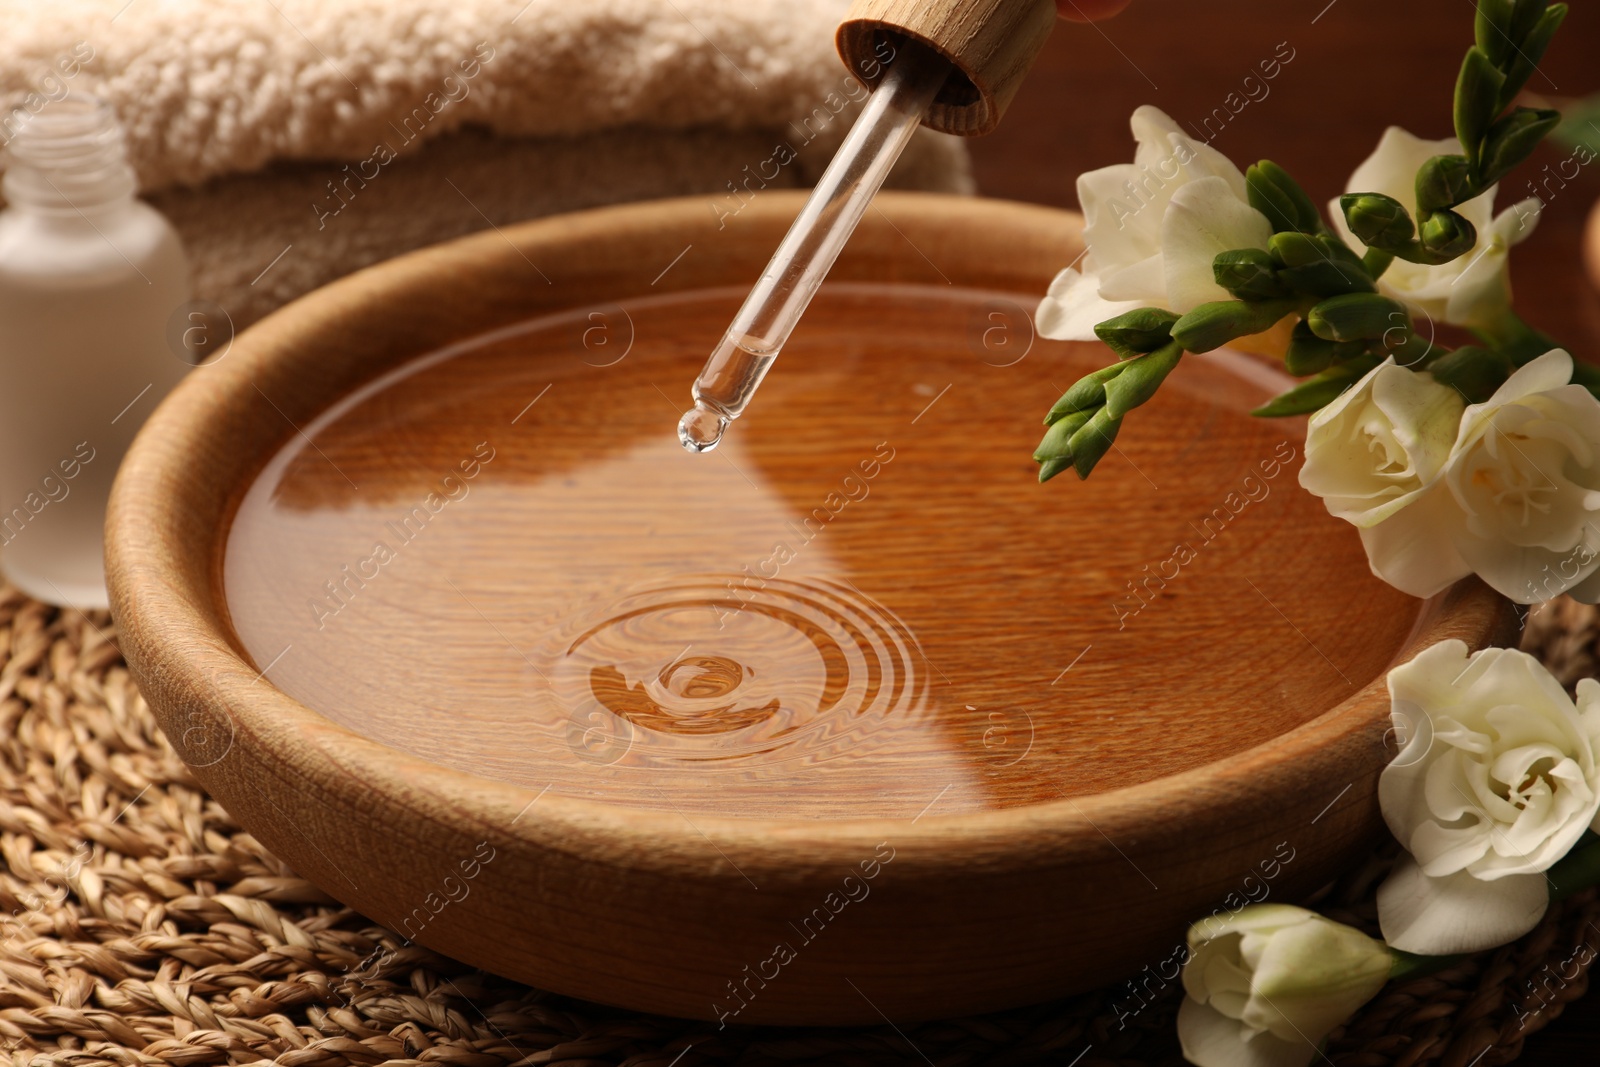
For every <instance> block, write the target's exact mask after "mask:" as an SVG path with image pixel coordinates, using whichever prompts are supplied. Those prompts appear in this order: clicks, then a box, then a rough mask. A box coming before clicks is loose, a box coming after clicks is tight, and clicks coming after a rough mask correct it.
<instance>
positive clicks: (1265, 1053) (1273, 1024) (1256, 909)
mask: <svg viewBox="0 0 1600 1067" xmlns="http://www.w3.org/2000/svg"><path fill="white" fill-rule="evenodd" d="M1392 964H1393V959H1392V956H1391V954H1390V952H1389V950H1388V949H1387V948H1385V947H1384V945H1383V942H1381V941H1376V940H1374V939H1372V938H1370V937H1368V936H1367V935H1366V934H1363V933H1362V932H1361V931H1360V930H1356V929H1353V928H1352V927H1349V926H1344V925H1342V924H1340V923H1336V922H1332V921H1330V920H1328V919H1324V918H1323V917H1322V916H1320V915H1318V914H1316V913H1315V912H1311V911H1306V910H1305V909H1304V908H1295V907H1290V906H1289V905H1287V904H1257V905H1253V906H1251V907H1247V908H1241V909H1240V910H1238V911H1236V912H1233V913H1231V914H1229V915H1225V916H1222V917H1220V918H1211V919H1206V920H1203V921H1201V922H1198V923H1195V924H1194V925H1193V926H1192V927H1190V928H1189V960H1188V962H1187V963H1186V964H1184V968H1183V989H1184V992H1185V993H1187V994H1188V996H1187V997H1186V998H1185V999H1184V1002H1183V1006H1182V1007H1181V1008H1179V1009H1178V1040H1179V1041H1180V1042H1181V1043H1182V1044H1183V1055H1184V1058H1185V1059H1187V1060H1188V1061H1189V1062H1190V1063H1193V1064H1196V1065H1197V1067H1306V1064H1309V1063H1310V1062H1311V1060H1312V1058H1313V1057H1315V1056H1316V1053H1317V1045H1318V1044H1319V1043H1320V1042H1321V1041H1322V1039H1323V1038H1324V1037H1326V1036H1327V1035H1328V1032H1329V1031H1331V1030H1332V1029H1333V1028H1334V1027H1336V1026H1338V1025H1339V1024H1340V1023H1342V1022H1344V1021H1345V1020H1346V1019H1348V1018H1350V1016H1351V1015H1353V1014H1355V1011H1356V1009H1357V1008H1359V1007H1361V1005H1363V1004H1365V1003H1366V1002H1367V1001H1369V1000H1371V999H1372V998H1373V996H1374V995H1376V994H1377V992H1378V990H1379V989H1382V988H1383V984H1384V983H1385V982H1387V981H1388V980H1389V970H1390V967H1391V966H1392Z"/></svg>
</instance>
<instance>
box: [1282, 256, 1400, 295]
mask: <svg viewBox="0 0 1600 1067" xmlns="http://www.w3.org/2000/svg"><path fill="white" fill-rule="evenodd" d="M1279 277H1281V278H1282V279H1283V280H1284V281H1285V282H1286V283H1288V285H1289V287H1290V288H1291V289H1293V290H1294V291H1295V292H1297V293H1305V294H1306V295H1307V296H1336V295H1338V294H1339V293H1370V292H1374V291H1375V288H1376V287H1375V286H1374V285H1373V284H1372V276H1371V275H1369V274H1368V273H1367V269H1366V267H1364V266H1363V265H1362V264H1360V263H1349V262H1346V261H1345V260H1342V259H1326V260H1323V261H1322V262H1321V263H1308V264H1306V265H1305V266H1304V267H1289V268H1287V269H1285V270H1284V271H1282V272H1281V273H1280V275H1279Z"/></svg>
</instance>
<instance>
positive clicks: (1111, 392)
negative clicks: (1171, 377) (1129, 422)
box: [1105, 341, 1183, 419]
mask: <svg viewBox="0 0 1600 1067" xmlns="http://www.w3.org/2000/svg"><path fill="white" fill-rule="evenodd" d="M1181 358H1183V346H1182V345H1180V344H1178V343H1177V342H1176V341H1172V342H1169V343H1168V344H1167V345H1166V347H1164V348H1159V349H1157V350H1156V351H1154V352H1151V353H1150V354H1148V355H1144V356H1139V357H1138V358H1136V359H1131V360H1129V361H1128V364H1127V367H1126V369H1125V370H1123V372H1122V373H1121V374H1119V375H1117V376H1116V377H1115V378H1113V379H1112V380H1111V381H1109V382H1107V383H1106V409H1105V410H1106V414H1107V415H1108V416H1110V417H1111V418H1113V419H1120V418H1122V417H1123V416H1124V415H1126V414H1127V413H1128V412H1130V411H1132V410H1133V409H1134V408H1136V407H1138V406H1139V405H1140V404H1143V403H1144V402H1145V401H1146V400H1149V399H1150V398H1151V397H1153V396H1155V395H1156V390H1157V389H1158V388H1160V387H1161V383H1162V382H1164V381H1166V378H1167V375H1168V374H1171V373H1172V368H1174V367H1176V366H1177V365H1178V360H1179V359H1181Z"/></svg>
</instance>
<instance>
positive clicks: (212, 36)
mask: <svg viewBox="0 0 1600 1067" xmlns="http://www.w3.org/2000/svg"><path fill="white" fill-rule="evenodd" d="M845 6H847V5H846V2H845V0H587V2H585V0H579V2H573V0H61V2H57V3H52V4H50V5H48V6H46V5H40V4H37V3H33V2H28V0H3V2H0V40H4V41H5V42H6V47H5V50H4V55H0V105H3V106H5V107H6V108H7V110H9V109H10V108H13V107H21V108H22V109H24V110H37V109H38V108H41V107H48V106H49V104H50V101H51V100H52V99H53V98H58V97H59V96H60V94H61V93H63V92H65V91H68V90H77V89H83V90H87V91H90V92H93V93H96V94H98V95H101V96H102V97H104V98H105V99H107V100H108V101H109V102H110V103H111V104H112V106H113V107H114V108H115V109H116V110H117V112H118V114H119V116H120V117H121V119H122V121H123V123H124V125H125V127H126V129H127V132H128V144H129V155H130V159H131V161H132V163H133V165H134V168H135V170H136V171H137V173H138V175H139V179H140V183H141V188H142V190H143V192H144V193H145V194H146V195H147V196H149V197H150V199H151V200H152V202H154V203H155V204H156V205H157V206H158V207H160V208H161V209H162V210H163V211H165V212H167V213H168V215H169V216H170V217H172V219H173V220H174V222H175V223H176V224H177V226H178V228H179V231H180V233H182V235H183V237H184V239H185V241H186V243H187V245H188V247H189V249H190V254H191V257H192V259H193V260H194V264H195V269H196V289H197V293H198V295H200V296H203V297H206V298H209V299H212V300H215V301H217V302H219V303H221V304H222V305H223V307H225V308H226V309H227V310H228V311H229V313H230V314H231V315H232V316H233V318H234V320H235V322H236V324H238V325H240V326H243V325H245V324H248V323H249V322H251V321H253V320H254V319H256V318H259V317H260V315H262V314H264V313H265V312H267V311H269V310H271V308H273V307H275V306H277V305H278V304H279V303H282V302H283V301H285V300H288V299H291V298H292V297H294V296H297V295H299V294H300V293H303V292H305V291H306V290H308V289H310V288H313V287H314V286H316V285H320V284H322V283H323V282H325V281H327V280H329V279H331V278H333V277H336V276H338V275H340V274H343V273H346V272H348V271H350V270H353V269H356V268H357V267H360V266H364V265H367V264H369V263H372V262H375V261H377V260H380V259H384V258H387V257H389V256H392V255H395V254H397V253H399V252H402V251H405V250H407V249H410V248H415V247H418V246H419V245H423V244H428V243H432V242H434V241H438V240H443V239H445V238H448V237H452V236H456V235H459V234H461V233H466V232H470V231H472V230H476V229H481V228H483V227H484V226H486V225H490V224H494V225H499V224H501V223H505V222H510V221H515V220H518V219H524V218H531V217H536V216H539V215H544V214H549V213H552V212H556V211H564V210H571V209H574V208H580V207H588V206H594V205H598V204H605V203H613V202H618V201H622V200H632V199H641V198H647V197H652V196H669V195H684V194H691V193H698V194H703V195H706V197H707V211H708V213H714V212H716V211H718V210H727V209H729V208H732V207H736V206H737V203H738V201H737V199H734V192H735V190H736V189H738V190H739V192H740V195H747V194H745V193H744V192H743V190H744V189H745V188H760V187H761V186H762V185H765V186H767V187H793V186H797V185H806V184H809V183H810V182H812V181H814V180H815V178H816V175H817V174H818V173H819V172H820V170H821V168H822V167H823V166H824V165H826V162H827V159H828V158H829V156H831V154H832V150H833V148H834V147H836V145H837V143H838V140H839V138H840V137H841V136H842V135H843V133H844V131H845V129H846V128H847V127H848V124H849V121H850V119H851V113H852V112H853V110H854V103H853V102H854V101H856V100H858V99H859V98H860V97H861V95H862V90H861V88H860V86H859V85H858V84H857V83H855V82H854V81H853V80H852V79H850V77H849V75H848V73H847V71H846V70H845V68H844V66H843V65H842V64H841V63H840V62H839V60H838V58H837V56H835V55H834V53H833V46H832V36H833V27H834V25H835V24H836V23H837V21H838V19H839V18H840V16H841V14H842V12H843V10H844V8H845ZM5 136H6V134H5V130H4V128H3V127H0V140H3V139H4V137H5ZM780 144H783V145H787V146H789V147H790V148H792V149H794V150H795V152H796V155H795V159H794V161H793V162H791V163H786V164H784V165H782V166H777V165H775V164H773V162H772V160H773V159H774V152H775V149H776V148H777V146H778V145H780ZM778 158H784V157H783V156H782V155H781V154H780V155H779V156H778ZM774 172H775V173H774ZM752 175H754V176H755V180H754V182H753V183H752V181H751V178H752ZM892 184H896V185H899V186H901V187H910V188H925V189H941V190H946V191H953V192H970V191H971V188H972V185H971V178H970V175H969V173H968V170H967V165H966V157H965V153H964V150H963V148H962V147H961V145H960V143H959V142H957V141H955V140H953V139H951V138H946V137H942V136H940V135H937V134H933V133H931V132H928V131H924V132H923V133H921V134H920V135H919V137H918V139H917V140H916V141H915V142H914V143H913V147H912V148H911V149H910V150H909V151H908V153H907V157H906V158H905V159H904V160H903V161H902V166H901V167H900V168H899V170H897V172H896V176H895V178H894V179H892ZM719 205H721V207H720V208H719Z"/></svg>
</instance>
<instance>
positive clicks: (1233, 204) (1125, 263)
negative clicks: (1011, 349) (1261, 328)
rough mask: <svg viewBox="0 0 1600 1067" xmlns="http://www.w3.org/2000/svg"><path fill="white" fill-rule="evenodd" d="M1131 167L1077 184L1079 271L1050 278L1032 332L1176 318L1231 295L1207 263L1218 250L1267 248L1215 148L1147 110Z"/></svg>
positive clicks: (1240, 181) (1138, 118)
mask: <svg viewBox="0 0 1600 1067" xmlns="http://www.w3.org/2000/svg"><path fill="white" fill-rule="evenodd" d="M1130 124H1131V125H1132V127H1133V136H1134V139H1135V140H1136V141H1137V142H1138V148H1137V149H1136V151H1135V153H1134V159H1133V162H1132V163H1120V164H1117V165H1115V166H1110V167H1103V168H1101V169H1100V170H1095V171H1090V172H1088V173H1087V174H1083V175H1080V176H1079V178H1078V202H1079V203H1080V205H1081V206H1082V208H1083V216H1084V222H1085V225H1084V228H1083V241H1084V245H1085V247H1086V249H1087V251H1086V252H1085V253H1084V255H1083V258H1082V269H1081V270H1079V269H1077V268H1074V267H1068V268H1067V269H1066V270H1063V271H1062V272H1061V273H1060V274H1058V275H1056V278H1055V281H1053V282H1052V283H1051V284H1050V291H1049V293H1048V294H1047V295H1046V296H1045V298H1044V299H1043V300H1042V301H1040V303H1039V311H1038V314H1037V315H1036V316H1035V318H1036V320H1037V326H1038V329H1039V332H1040V333H1041V334H1043V335H1044V336H1045V337H1053V338H1057V339H1059V340H1069V341H1092V340H1094V339H1095V334H1094V327H1095V325H1096V324H1097V323H1100V322H1104V321H1105V320H1106V319H1109V318H1113V317H1115V316H1117V315H1120V314H1122V313H1123V312H1125V311H1132V310H1133V309H1135V308H1140V307H1160V308H1166V309H1168V310H1170V311H1175V312H1177V313H1179V314H1182V313H1184V312H1186V311H1190V310H1192V309H1194V308H1195V307H1197V306H1198V305H1200V304H1204V303H1206V302H1207V301H1211V300H1227V299H1229V296H1228V292H1227V290H1225V289H1223V288H1222V287H1221V286H1220V285H1218V284H1217V282H1216V278H1215V277H1214V276H1213V274H1212V271H1211V262H1212V260H1214V259H1215V258H1216V257H1217V254H1218V253H1219V252H1227V251H1230V250H1231V249H1235V248H1266V247H1267V240H1268V239H1269V238H1270V237H1271V236H1272V226H1271V224H1270V223H1269V222H1268V221H1267V217H1266V216H1265V215H1263V214H1261V212H1259V211H1257V210H1256V209H1255V208H1253V207H1251V206H1250V203H1249V200H1248V198H1247V196H1246V193H1245V182H1244V175H1243V174H1242V173H1240V171H1239V168H1238V167H1236V166H1234V165H1233V163H1231V162H1230V161H1229V160H1228V157H1226V156H1224V155H1223V154H1222V153H1221V152H1218V151H1217V150H1216V149H1215V148H1212V147H1211V146H1210V145H1207V144H1203V143H1199V144H1197V143H1195V142H1194V141H1192V140H1190V138H1189V137H1188V135H1187V134H1185V133H1184V132H1183V131H1182V130H1180V129H1179V128H1178V124H1177V123H1176V122H1173V121H1172V119H1171V118H1169V117H1168V116H1167V115H1166V113H1165V112H1163V111H1161V110H1160V109H1159V108H1154V107H1150V106H1148V105H1146V106H1144V107H1141V108H1139V109H1137V110H1136V111H1134V113H1133V118H1132V120H1131V123H1130Z"/></svg>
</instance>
